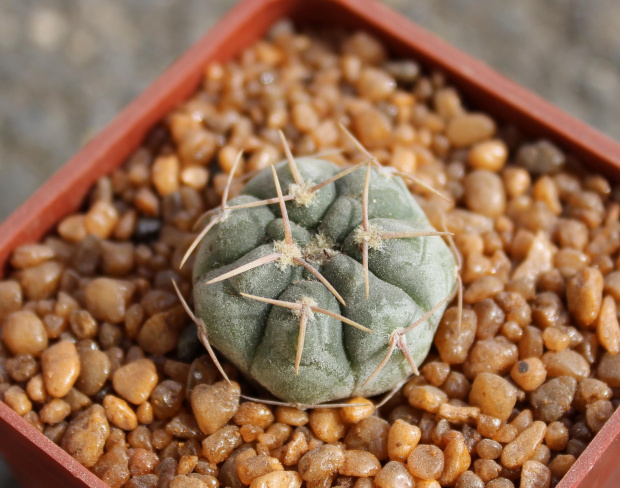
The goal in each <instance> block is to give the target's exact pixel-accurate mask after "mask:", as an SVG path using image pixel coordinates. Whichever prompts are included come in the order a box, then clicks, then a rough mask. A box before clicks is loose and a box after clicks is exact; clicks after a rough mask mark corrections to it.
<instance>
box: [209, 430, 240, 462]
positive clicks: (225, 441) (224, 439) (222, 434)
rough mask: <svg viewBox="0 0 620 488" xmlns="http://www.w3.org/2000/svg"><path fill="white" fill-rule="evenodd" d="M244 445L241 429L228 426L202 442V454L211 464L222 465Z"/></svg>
mask: <svg viewBox="0 0 620 488" xmlns="http://www.w3.org/2000/svg"><path fill="white" fill-rule="evenodd" d="M241 444H243V439H242V438H241V434H240V433H239V427H237V426H236V425H228V426H226V427H222V428H221V429H219V430H218V431H216V432H214V433H213V434H211V435H210V436H209V437H207V438H206V439H205V440H204V441H202V454H203V455H204V456H205V457H206V458H207V459H208V460H209V462H210V463H214V464H217V463H221V462H222V461H224V460H225V459H226V458H227V457H228V456H230V453H231V452H233V451H234V450H235V449H236V448H237V447H239V446H240V445H241Z"/></svg>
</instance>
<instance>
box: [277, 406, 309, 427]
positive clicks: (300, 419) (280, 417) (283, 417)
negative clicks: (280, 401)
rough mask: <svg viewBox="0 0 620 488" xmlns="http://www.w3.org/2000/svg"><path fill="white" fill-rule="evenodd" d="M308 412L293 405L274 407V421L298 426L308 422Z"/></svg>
mask: <svg viewBox="0 0 620 488" xmlns="http://www.w3.org/2000/svg"><path fill="white" fill-rule="evenodd" d="M308 420H309V416H308V412H305V411H303V410H299V409H298V408H294V407H276V422H280V423H282V424H287V425H293V426H296V427H299V426H301V425H306V424H307V423H308Z"/></svg>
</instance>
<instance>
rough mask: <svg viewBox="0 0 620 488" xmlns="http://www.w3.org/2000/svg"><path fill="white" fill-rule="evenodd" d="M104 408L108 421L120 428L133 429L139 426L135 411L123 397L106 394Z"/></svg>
mask: <svg viewBox="0 0 620 488" xmlns="http://www.w3.org/2000/svg"><path fill="white" fill-rule="evenodd" d="M103 408H104V409H105V415H106V418H107V419H108V421H109V422H110V423H111V424H113V425H115V426H116V427H118V428H119V429H123V430H133V429H135V428H136V427H138V418H137V417H136V414H135V412H134V411H133V410H132V409H131V407H130V406H129V405H128V404H127V402H126V401H125V400H123V399H122V398H118V397H116V396H114V395H106V396H105V398H104V399H103Z"/></svg>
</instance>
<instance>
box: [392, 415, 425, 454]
mask: <svg viewBox="0 0 620 488" xmlns="http://www.w3.org/2000/svg"><path fill="white" fill-rule="evenodd" d="M421 435H422V432H421V431H420V428H419V427H418V426H417V425H411V424H410V423H408V422H405V421H404V420H401V419H397V420H396V421H395V422H394V423H393V424H392V426H391V427H390V431H389V434H388V445H387V449H388V456H389V458H390V459H391V460H392V461H400V462H402V463H405V462H407V458H408V457H409V455H410V454H411V451H413V449H414V448H415V447H416V446H417V445H418V443H419V442H420V437H421Z"/></svg>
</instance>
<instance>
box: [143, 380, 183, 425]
mask: <svg viewBox="0 0 620 488" xmlns="http://www.w3.org/2000/svg"><path fill="white" fill-rule="evenodd" d="M183 400H185V387H184V386H183V385H182V384H181V383H179V382H178V381H174V380H164V381H162V382H161V383H159V384H158V385H157V386H156V387H155V389H154V390H153V393H151V400H150V405H151V406H152V414H153V415H154V416H155V417H156V418H158V419H159V420H167V419H169V418H171V417H174V416H175V415H176V414H177V413H178V412H179V411H180V410H181V407H182V405H183Z"/></svg>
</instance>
